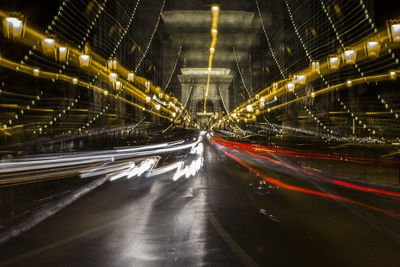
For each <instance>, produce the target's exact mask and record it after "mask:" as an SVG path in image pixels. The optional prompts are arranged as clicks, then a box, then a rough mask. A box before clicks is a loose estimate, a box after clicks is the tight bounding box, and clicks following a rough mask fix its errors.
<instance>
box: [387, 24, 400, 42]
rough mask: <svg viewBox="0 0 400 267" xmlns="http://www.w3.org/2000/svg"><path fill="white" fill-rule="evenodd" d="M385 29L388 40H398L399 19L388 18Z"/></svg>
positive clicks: (399, 34)
mask: <svg viewBox="0 0 400 267" xmlns="http://www.w3.org/2000/svg"><path fill="white" fill-rule="evenodd" d="M387 29H388V34H389V37H390V40H391V41H392V42H400V20H398V19H396V20H389V21H388V22H387Z"/></svg>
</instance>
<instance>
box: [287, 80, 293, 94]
mask: <svg viewBox="0 0 400 267" xmlns="http://www.w3.org/2000/svg"><path fill="white" fill-rule="evenodd" d="M286 88H287V89H288V91H289V92H291V91H293V90H294V88H295V85H294V83H293V82H288V83H287V84H286Z"/></svg>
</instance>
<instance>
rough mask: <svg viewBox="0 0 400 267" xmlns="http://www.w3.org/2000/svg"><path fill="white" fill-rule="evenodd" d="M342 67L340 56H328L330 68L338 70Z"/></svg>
mask: <svg viewBox="0 0 400 267" xmlns="http://www.w3.org/2000/svg"><path fill="white" fill-rule="evenodd" d="M339 67H340V58H339V57H338V56H336V55H331V56H329V58H328V68H329V69H330V70H338V69H339Z"/></svg>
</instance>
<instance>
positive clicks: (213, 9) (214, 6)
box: [211, 5, 219, 14]
mask: <svg viewBox="0 0 400 267" xmlns="http://www.w3.org/2000/svg"><path fill="white" fill-rule="evenodd" d="M211 10H212V12H213V13H214V14H217V13H218V11H219V7H218V6H217V5H213V6H212V7H211Z"/></svg>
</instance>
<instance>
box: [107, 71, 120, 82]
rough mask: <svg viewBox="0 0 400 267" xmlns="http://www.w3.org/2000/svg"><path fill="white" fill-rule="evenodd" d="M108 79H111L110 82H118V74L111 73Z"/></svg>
mask: <svg viewBox="0 0 400 267" xmlns="http://www.w3.org/2000/svg"><path fill="white" fill-rule="evenodd" d="M108 78H109V79H110V82H116V81H117V79H118V74H117V73H115V72H111V73H110V74H109V75H108Z"/></svg>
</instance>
